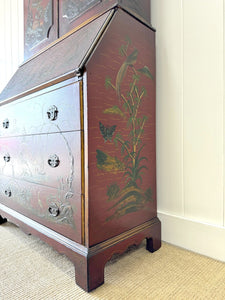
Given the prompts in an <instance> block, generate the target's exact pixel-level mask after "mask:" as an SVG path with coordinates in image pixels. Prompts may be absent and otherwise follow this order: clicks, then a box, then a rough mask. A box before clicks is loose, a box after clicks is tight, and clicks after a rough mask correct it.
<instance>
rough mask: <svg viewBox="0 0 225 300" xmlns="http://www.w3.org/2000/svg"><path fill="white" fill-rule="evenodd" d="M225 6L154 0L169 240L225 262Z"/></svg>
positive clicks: (216, 0) (161, 173)
mask: <svg viewBox="0 0 225 300" xmlns="http://www.w3.org/2000/svg"><path fill="white" fill-rule="evenodd" d="M224 7H225V0H152V24H153V27H155V28H156V30H157V32H156V47H157V49H156V55H157V184H158V189H157V191H158V212H159V218H160V219H161V221H162V238H163V240H165V241H167V242H170V243H173V244H176V245H178V246H181V247H185V248H187V249H190V250H193V251H196V252H199V253H202V254H205V255H208V256H211V257H214V258H216V259H219V260H223V261H225V209H224V208H225V198H224V180H225V178H224V162H223V160H224V107H223V106H224V104H223V103H224V82H225V81H224V53H225V52H224V50H225V45H224V16H225V11H224Z"/></svg>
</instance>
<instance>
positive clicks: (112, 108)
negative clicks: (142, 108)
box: [103, 105, 125, 118]
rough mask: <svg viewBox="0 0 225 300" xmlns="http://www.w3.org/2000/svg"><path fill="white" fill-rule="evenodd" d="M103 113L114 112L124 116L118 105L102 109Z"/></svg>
mask: <svg viewBox="0 0 225 300" xmlns="http://www.w3.org/2000/svg"><path fill="white" fill-rule="evenodd" d="M103 113H104V114H115V115H119V116H120V117H122V118H123V117H124V116H125V115H124V113H123V112H122V111H121V109H120V108H119V107H118V106H116V105H115V106H113V107H110V108H107V109H105V110H104V112H103Z"/></svg>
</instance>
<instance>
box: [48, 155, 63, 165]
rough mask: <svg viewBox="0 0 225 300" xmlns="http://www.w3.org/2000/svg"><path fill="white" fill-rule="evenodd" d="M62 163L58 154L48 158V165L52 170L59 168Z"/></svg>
mask: <svg viewBox="0 0 225 300" xmlns="http://www.w3.org/2000/svg"><path fill="white" fill-rule="evenodd" d="M59 163H60V160H59V157H58V156H57V155H56V154H53V155H50V156H49V158H48V164H49V166H50V167H52V168H56V167H58V165H59Z"/></svg>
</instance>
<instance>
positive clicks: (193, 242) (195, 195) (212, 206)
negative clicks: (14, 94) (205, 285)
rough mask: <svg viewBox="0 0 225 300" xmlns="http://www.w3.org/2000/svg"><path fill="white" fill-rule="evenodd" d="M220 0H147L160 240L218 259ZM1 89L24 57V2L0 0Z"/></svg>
mask: <svg viewBox="0 0 225 300" xmlns="http://www.w3.org/2000/svg"><path fill="white" fill-rule="evenodd" d="M224 7H225V0H152V24H153V26H154V27H155V28H156V29H157V33H156V37H157V38H156V47H157V49H156V52H157V182H158V211H159V217H160V219H161V221H162V238H163V240H164V241H167V242H170V243H173V244H175V245H178V246H181V247H185V248H187V249H190V250H193V251H196V252H199V253H202V254H205V255H208V256H211V257H214V258H216V259H220V260H223V261H225V198H224V192H223V190H224V181H225V178H224V166H225V164H224V161H223V160H224V123H225V122H224V117H225V114H224V113H225V111H224V104H223V103H224V85H225V77H224V69H225V64H224V61H225V60H224V53H225V52H224V50H225V45H224V34H225V33H224V32H225V30H224V29H225V28H224V16H225V11H224ZM0 36H1V47H0V90H1V89H2V88H3V87H4V85H5V84H6V83H7V81H8V79H9V78H10V77H11V75H12V73H13V72H14V71H15V70H16V68H17V66H18V64H19V63H21V62H22V61H23V1H22V0H0Z"/></svg>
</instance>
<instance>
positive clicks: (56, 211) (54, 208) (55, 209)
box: [48, 203, 60, 217]
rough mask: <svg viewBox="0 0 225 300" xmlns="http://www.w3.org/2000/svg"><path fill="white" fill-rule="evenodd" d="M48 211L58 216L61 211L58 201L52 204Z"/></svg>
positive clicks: (53, 215)
mask: <svg viewBox="0 0 225 300" xmlns="http://www.w3.org/2000/svg"><path fill="white" fill-rule="evenodd" d="M48 211H49V213H50V215H51V216H52V217H57V216H58V215H59V213H60V211H59V208H58V206H57V204H56V203H53V204H51V205H50V206H49V208H48Z"/></svg>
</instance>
